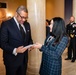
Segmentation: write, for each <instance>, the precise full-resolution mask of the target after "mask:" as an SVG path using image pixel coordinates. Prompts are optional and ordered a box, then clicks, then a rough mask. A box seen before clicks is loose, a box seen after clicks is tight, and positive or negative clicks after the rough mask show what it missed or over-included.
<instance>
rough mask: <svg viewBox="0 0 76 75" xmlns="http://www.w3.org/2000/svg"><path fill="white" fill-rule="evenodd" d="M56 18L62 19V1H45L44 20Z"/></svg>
mask: <svg viewBox="0 0 76 75" xmlns="http://www.w3.org/2000/svg"><path fill="white" fill-rule="evenodd" d="M56 16H59V17H62V18H64V0H46V18H47V19H51V18H52V17H56Z"/></svg>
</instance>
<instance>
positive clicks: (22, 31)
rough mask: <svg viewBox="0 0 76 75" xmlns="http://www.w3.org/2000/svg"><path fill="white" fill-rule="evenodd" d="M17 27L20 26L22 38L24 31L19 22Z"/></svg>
mask: <svg viewBox="0 0 76 75" xmlns="http://www.w3.org/2000/svg"><path fill="white" fill-rule="evenodd" d="M19 27H20V32H21V35H22V37H23V39H24V38H25V32H24V29H23V27H22V26H21V25H20V24H19Z"/></svg>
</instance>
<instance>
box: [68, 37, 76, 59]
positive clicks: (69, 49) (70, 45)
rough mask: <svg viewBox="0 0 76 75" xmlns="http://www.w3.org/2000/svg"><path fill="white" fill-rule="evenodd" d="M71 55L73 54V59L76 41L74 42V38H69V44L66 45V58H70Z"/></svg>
mask: <svg viewBox="0 0 76 75" xmlns="http://www.w3.org/2000/svg"><path fill="white" fill-rule="evenodd" d="M72 54H73V55H72ZM72 56H73V60H75V57H76V42H75V38H73V39H71V40H70V44H69V47H68V58H69V59H71V58H72Z"/></svg>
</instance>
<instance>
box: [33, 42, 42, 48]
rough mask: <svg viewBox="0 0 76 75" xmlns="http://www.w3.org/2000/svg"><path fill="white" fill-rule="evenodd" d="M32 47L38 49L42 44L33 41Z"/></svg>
mask: <svg viewBox="0 0 76 75" xmlns="http://www.w3.org/2000/svg"><path fill="white" fill-rule="evenodd" d="M33 47H34V48H38V49H40V48H41V47H42V44H40V43H35V44H34V46H33Z"/></svg>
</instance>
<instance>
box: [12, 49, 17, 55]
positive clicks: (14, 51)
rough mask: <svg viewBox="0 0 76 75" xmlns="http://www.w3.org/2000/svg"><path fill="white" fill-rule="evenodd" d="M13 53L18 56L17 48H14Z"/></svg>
mask: <svg viewBox="0 0 76 75" xmlns="http://www.w3.org/2000/svg"><path fill="white" fill-rule="evenodd" d="M13 54H14V55H15V56H17V53H16V48H14V50H13Z"/></svg>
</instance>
